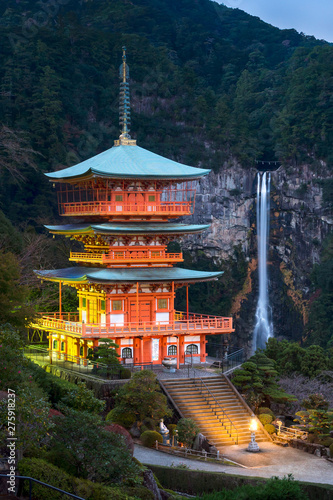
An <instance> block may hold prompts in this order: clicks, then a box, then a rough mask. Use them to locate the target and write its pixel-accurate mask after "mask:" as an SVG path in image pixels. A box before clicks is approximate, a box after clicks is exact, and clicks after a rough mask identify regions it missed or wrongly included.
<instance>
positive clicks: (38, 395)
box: [0, 382, 53, 460]
mask: <svg viewBox="0 0 333 500" xmlns="http://www.w3.org/2000/svg"><path fill="white" fill-rule="evenodd" d="M49 411H50V404H49V402H48V400H47V398H46V396H45V394H44V393H43V391H42V390H41V389H40V388H39V387H38V386H37V385H35V384H34V383H33V382H30V383H27V384H24V385H22V386H21V387H20V388H19V389H18V391H17V392H16V396H15V437H16V438H17V440H16V449H17V457H18V460H20V459H21V458H22V457H23V455H24V454H25V453H27V452H29V453H36V452H38V450H40V449H41V448H45V447H46V445H47V443H48V441H49V438H50V434H49V432H50V430H51V429H52V427H53V423H52V421H51V419H50V418H49ZM7 412H8V408H7V400H4V399H3V400H0V415H1V426H2V428H4V427H7V422H8V419H7Z"/></svg>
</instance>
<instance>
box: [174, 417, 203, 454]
mask: <svg viewBox="0 0 333 500" xmlns="http://www.w3.org/2000/svg"><path fill="white" fill-rule="evenodd" d="M177 431H178V440H179V441H180V442H181V443H183V444H184V445H185V446H187V448H191V446H192V444H193V441H194V439H195V437H196V435H197V434H198V432H199V427H198V426H197V424H196V423H195V422H194V420H192V419H191V418H181V419H180V420H179V422H178V424H177Z"/></svg>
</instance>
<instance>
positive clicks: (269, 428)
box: [264, 424, 276, 434]
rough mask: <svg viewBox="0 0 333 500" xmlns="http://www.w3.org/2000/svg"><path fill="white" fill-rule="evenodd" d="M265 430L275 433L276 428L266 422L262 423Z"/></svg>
mask: <svg viewBox="0 0 333 500" xmlns="http://www.w3.org/2000/svg"><path fill="white" fill-rule="evenodd" d="M264 428H265V431H267V432H268V434H276V428H275V427H274V425H272V424H266V425H264Z"/></svg>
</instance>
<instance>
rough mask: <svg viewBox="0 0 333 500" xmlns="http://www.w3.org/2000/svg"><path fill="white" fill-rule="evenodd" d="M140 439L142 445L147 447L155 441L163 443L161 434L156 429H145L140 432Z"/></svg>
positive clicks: (153, 444)
mask: <svg viewBox="0 0 333 500" xmlns="http://www.w3.org/2000/svg"><path fill="white" fill-rule="evenodd" d="M140 439H141V441H142V444H143V446H147V447H148V448H152V447H153V446H155V443H156V441H158V442H159V443H163V438H162V435H161V434H160V433H159V432H157V431H145V432H143V433H142V434H141V436H140Z"/></svg>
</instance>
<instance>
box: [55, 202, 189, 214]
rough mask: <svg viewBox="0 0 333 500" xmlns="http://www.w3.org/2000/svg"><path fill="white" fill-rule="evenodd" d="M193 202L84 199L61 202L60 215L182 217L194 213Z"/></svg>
mask: <svg viewBox="0 0 333 500" xmlns="http://www.w3.org/2000/svg"><path fill="white" fill-rule="evenodd" d="M192 207H193V203H192V202H189V201H164V202H161V203H156V205H152V204H151V203H149V204H148V203H147V204H145V203H143V204H136V203H133V204H131V203H112V202H107V201H94V202H91V201H82V202H77V203H60V204H59V213H60V215H68V216H76V215H108V216H119V215H138V216H139V215H141V216H142V215H145V216H149V217H151V216H163V215H168V216H169V217H180V216H181V215H190V214H192Z"/></svg>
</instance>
